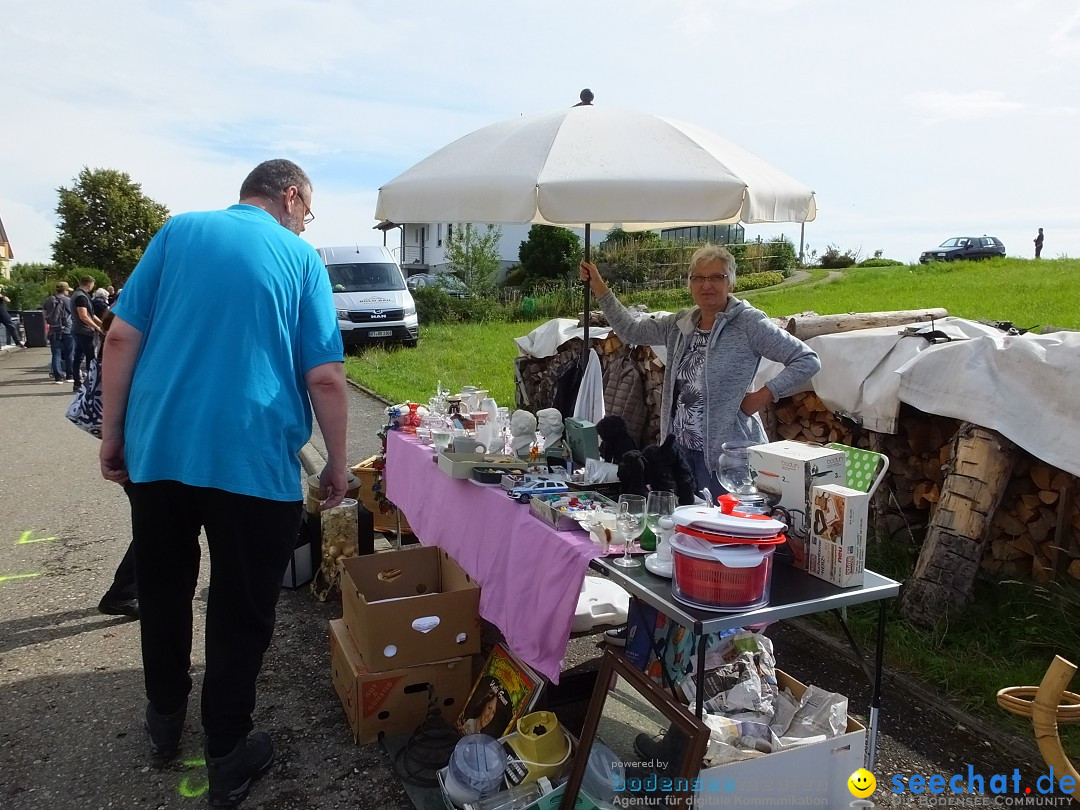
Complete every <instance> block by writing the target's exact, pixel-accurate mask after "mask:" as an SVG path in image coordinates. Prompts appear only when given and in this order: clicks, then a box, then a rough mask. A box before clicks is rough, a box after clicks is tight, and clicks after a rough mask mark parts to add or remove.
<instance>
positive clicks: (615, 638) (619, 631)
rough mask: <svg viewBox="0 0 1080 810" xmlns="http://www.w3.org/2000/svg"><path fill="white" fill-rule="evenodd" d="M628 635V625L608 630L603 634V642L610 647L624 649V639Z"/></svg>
mask: <svg viewBox="0 0 1080 810" xmlns="http://www.w3.org/2000/svg"><path fill="white" fill-rule="evenodd" d="M629 635H630V628H629V626H628V625H625V624H624V625H623V626H622V627H616V628H615V629H614V630H608V631H606V632H605V633H604V641H606V642H607V643H608V644H610V645H611V646H612V647H625V646H626V639H627V637H628V636H629Z"/></svg>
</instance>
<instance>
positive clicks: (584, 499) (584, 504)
mask: <svg viewBox="0 0 1080 810" xmlns="http://www.w3.org/2000/svg"><path fill="white" fill-rule="evenodd" d="M573 498H577V499H578V501H579V502H580V508H577V509H576V510H575V511H566V510H563V509H560V508H559V507H558V505H559V504H560V503H564V502H565V499H573ZM593 505H595V506H596V508H603V507H605V506H610V507H612V508H614V507H617V506H618V503H616V502H615V501H613V500H611V498H608V497H605V496H603V495H601V494H600V493H599V492H592V491H589V490H578V491H576V492H570V491H569V490H568V491H566V492H552V493H546V494H543V495H533V496H532V498H530V499H529V510H530V511H531V512H532V513H533V514H534V515H535V516H536V517H538V518H540V520H542V521H544V523H546V524H548V525H549V526H551V527H552V528H553V529H556V530H557V531H560V532H564V531H569V530H571V529H581V528H584V527H583V526H582V525H581V521H579V520H577V519H575V518H574V515H575V514H577V515H579V516H580V515H582V513H583V512H586V511H587V508H591V506H593Z"/></svg>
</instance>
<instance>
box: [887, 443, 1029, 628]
mask: <svg viewBox="0 0 1080 810" xmlns="http://www.w3.org/2000/svg"><path fill="white" fill-rule="evenodd" d="M953 444H954V448H953V454H952V455H953V460H952V462H951V463H950V466H949V469H948V470H947V472H946V476H945V483H944V486H942V489H941V500H940V502H939V503H938V505H937V510H936V512H935V513H934V517H933V520H932V521H931V523H930V528H929V530H928V531H927V535H926V540H925V541H924V543H923V547H922V551H921V552H920V553H919V560H918V562H917V563H916V566H915V573H914V574H913V575H912V577H911V579H910V580H909V581H908V583H907V587H906V588H905V593H904V599H903V607H902V611H903V614H904V615H905V616H906V617H907V618H908V619H910V620H911V621H912V622H914V623H916V624H920V625H924V626H930V625H933V624H934V623H935V622H937V621H938V620H939V619H941V618H943V617H944V616H945V615H947V613H948V612H949V610H950V609H951V608H954V607H959V606H961V605H963V604H965V603H966V602H968V601H969V600H970V598H971V591H972V588H973V586H974V584H975V575H976V574H977V573H978V570H979V564H980V562H981V560H982V557H983V549H984V547H985V544H986V540H987V538H988V529H989V527H990V521H991V520H992V519H993V517H994V512H995V510H996V509H997V507H998V504H999V503H1000V502H1001V498H1002V496H1003V495H1004V493H1005V486H1006V484H1007V483H1008V482H1009V475H1010V473H1011V472H1012V468H1013V464H1014V463H1015V459H1016V447H1015V445H1014V444H1013V443H1012V442H1010V441H1009V440H1008V439H1006V438H1005V437H1004V436H1001V435H1000V434H998V433H996V432H994V431H992V430H987V429H986V428H983V427H979V426H978V425H972V424H970V423H964V424H963V425H961V427H960V429H959V430H958V431H957V433H956V436H955V437H954V439H953Z"/></svg>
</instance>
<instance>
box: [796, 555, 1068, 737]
mask: <svg viewBox="0 0 1080 810" xmlns="http://www.w3.org/2000/svg"><path fill="white" fill-rule="evenodd" d="M914 563H915V553H914V552H913V550H912V547H911V546H910V545H909V544H907V543H903V542H897V541H888V542H887V543H874V542H871V545H870V547H869V549H868V554H867V565H868V566H869V567H870V569H871V570H874V571H877V572H879V573H881V574H884V575H885V576H889V577H892V578H894V579H898V580H904V579H906V578H908V577H909V576H910V575H911V572H912V569H913V567H914ZM877 616H878V610H877V607H876V606H857V607H852V608H849V609H848V624H849V626H850V627H851V630H852V633H853V634H854V635H855V638H856V639H857V640H858V641H859V643H860V645H862V647H863V650H864V652H866V651H872V650H873V648H874V643H875V640H876V638H877ZM814 620H815V621H816V622H820V624H821V626H822V629H824V630H826V631H828V632H830V633H835V632H836V626H835V622H832V621H831V617H826V616H824V615H819V616H816V617H814ZM888 621H889V623H888V628H887V631H886V644H885V659H886V661H887V663H888V664H889V665H890V666H891V667H893V668H895V669H897V670H900V671H903V672H906V673H908V674H910V675H912V676H914V677H916V678H919V679H920V680H923V681H925V682H926V683H928V684H930V685H931V686H932V688H933V689H934V690H935V691H937V692H939V693H941V694H943V695H946V696H948V697H949V698H950V699H951V700H952V701H953V702H954V703H956V704H959V705H961V706H963V707H964V708H966V709H967V710H969V711H971V712H973V713H975V714H977V715H979V716H981V717H982V718H984V719H985V720H987V721H989V722H992V723H995V724H997V725H999V726H1001V727H1003V728H1007V729H1009V730H1011V731H1012V732H1014V733H1016V734H1017V735H1019V736H1021V737H1031V722H1030V721H1029V720H1023V719H1020V718H1017V717H1014V716H1013V715H1010V714H1008V713H1006V712H1005V711H1004V710H1003V709H1001V708H999V707H998V705H997V701H996V696H997V691H998V690H999V689H1002V688H1004V687H1006V686H1037V685H1038V684H1039V682H1040V681H1041V680H1042V676H1043V674H1044V673H1045V672H1046V668H1047V667H1048V666H1049V665H1050V661H1051V660H1052V659H1053V657H1054V655H1061V656H1062V657H1064V658H1065V659H1066V660H1070V661H1072V662H1073V663H1078V661H1077V658H1076V655H1077V652H1078V651H1080V587H1077V586H1076V585H1075V584H1072V583H1064V582H1062V583H1058V584H1052V585H1051V586H1049V587H1038V586H1035V585H1033V584H1031V583H1029V582H1016V581H1013V580H997V581H993V580H988V579H984V580H979V581H977V582H976V586H975V594H974V599H973V602H972V604H971V606H969V608H968V609H966V610H963V611H959V612H957V613H956V615H954V616H953V617H951V619H950V620H948V621H942V622H941V623H939V624H938V625H937V626H936V627H933V628H930V629H926V628H920V627H916V626H915V625H913V624H911V623H910V622H908V621H907V619H905V618H904V617H903V616H902V615H901V613H900V601H899V600H894V601H893V602H892V603H891V604H890V606H889V616H888ZM1078 686H1080V684H1076V683H1074V684H1073V685H1072V686H1071V687H1069V689H1070V690H1071V691H1074V692H1075V691H1078V689H1077V687H1078ZM1060 732H1061V738H1062V740H1063V742H1064V744H1065V746H1066V749H1067V750H1071V751H1073V752H1076V753H1080V726H1075V725H1074V726H1065V725H1063V726H1061V727H1060ZM1032 739H1033V738H1032Z"/></svg>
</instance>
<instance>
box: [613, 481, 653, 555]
mask: <svg viewBox="0 0 1080 810" xmlns="http://www.w3.org/2000/svg"><path fill="white" fill-rule="evenodd" d="M645 514H646V512H645V498H644V497H643V496H642V495H620V496H619V514H618V515H617V516H616V518H615V525H616V526H617V527H618V529H619V536H620V537H622V541H623V555H622V556H621V557H616V558H615V559H614V560H612V563H613V564H614V565H617V566H619V567H620V568H637V567H638V566H639V565H641V560H637V559H634V558H633V557H631V556H630V545H631V543H633V542H634V541H635V540H636V539H637V538H638V537H640V536H641V533H642V532H643V531H645Z"/></svg>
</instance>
